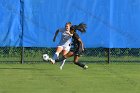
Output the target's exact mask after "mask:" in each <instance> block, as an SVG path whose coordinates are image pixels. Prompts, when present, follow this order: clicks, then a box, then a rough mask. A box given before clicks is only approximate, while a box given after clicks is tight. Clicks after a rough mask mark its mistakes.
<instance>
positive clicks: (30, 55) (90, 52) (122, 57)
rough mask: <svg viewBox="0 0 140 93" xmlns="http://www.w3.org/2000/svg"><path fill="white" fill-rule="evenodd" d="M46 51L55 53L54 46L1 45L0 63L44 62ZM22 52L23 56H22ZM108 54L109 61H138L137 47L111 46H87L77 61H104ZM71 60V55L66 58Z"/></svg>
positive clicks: (49, 53)
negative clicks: (21, 46) (43, 57)
mask: <svg viewBox="0 0 140 93" xmlns="http://www.w3.org/2000/svg"><path fill="white" fill-rule="evenodd" d="M45 53H47V54H48V55H49V56H50V57H52V56H53V54H54V53H55V48H30V47H27V48H24V53H22V48H20V47H16V48H15V47H13V48H11V47H1V48H0V63H21V60H22V58H23V60H24V63H44V62H45V61H43V59H42V55H43V54H45ZM22 54H23V56H22ZM109 55H110V62H140V58H139V56H140V49H139V48H112V49H110V53H109V52H108V49H107V48H87V49H85V52H84V54H83V55H82V56H81V57H80V59H79V61H82V62H92V63H106V62H108V56H109ZM67 61H68V62H72V61H73V57H71V58H69V59H67Z"/></svg>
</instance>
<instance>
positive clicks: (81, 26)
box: [71, 23, 87, 33]
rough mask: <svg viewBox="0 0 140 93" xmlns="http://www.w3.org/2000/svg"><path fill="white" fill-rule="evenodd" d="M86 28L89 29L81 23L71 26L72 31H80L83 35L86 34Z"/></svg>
mask: <svg viewBox="0 0 140 93" xmlns="http://www.w3.org/2000/svg"><path fill="white" fill-rule="evenodd" d="M86 28H87V25H86V24H84V23H80V24H79V25H73V26H71V29H72V30H75V31H76V30H78V31H80V32H81V33H85V32H86Z"/></svg>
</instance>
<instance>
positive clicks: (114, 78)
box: [0, 63, 140, 93]
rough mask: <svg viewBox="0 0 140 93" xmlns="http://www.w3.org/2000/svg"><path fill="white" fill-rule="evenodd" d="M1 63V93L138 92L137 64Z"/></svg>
mask: <svg viewBox="0 0 140 93" xmlns="http://www.w3.org/2000/svg"><path fill="white" fill-rule="evenodd" d="M88 65H89V69H87V70H83V69H81V68H79V67H77V66H75V65H74V64H65V67H64V69H63V70H59V65H58V64H55V65H52V64H0V93H140V64H139V63H135V64H134V63H125V64H123V63H121V64H120V63H118V64H116V63H115V64H109V65H108V64H88Z"/></svg>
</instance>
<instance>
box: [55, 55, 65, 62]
mask: <svg viewBox="0 0 140 93" xmlns="http://www.w3.org/2000/svg"><path fill="white" fill-rule="evenodd" d="M65 59H66V58H65V57H64V56H63V57H61V58H59V59H56V60H55V62H61V61H63V60H65Z"/></svg>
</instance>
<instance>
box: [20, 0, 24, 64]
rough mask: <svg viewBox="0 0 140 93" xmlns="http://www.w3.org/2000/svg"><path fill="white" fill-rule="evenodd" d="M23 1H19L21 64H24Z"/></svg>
mask: <svg viewBox="0 0 140 93" xmlns="http://www.w3.org/2000/svg"><path fill="white" fill-rule="evenodd" d="M23 21H24V1H23V0H20V25H21V48H22V51H21V64H24V47H23V34H24V33H23V31H24V22H23Z"/></svg>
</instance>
